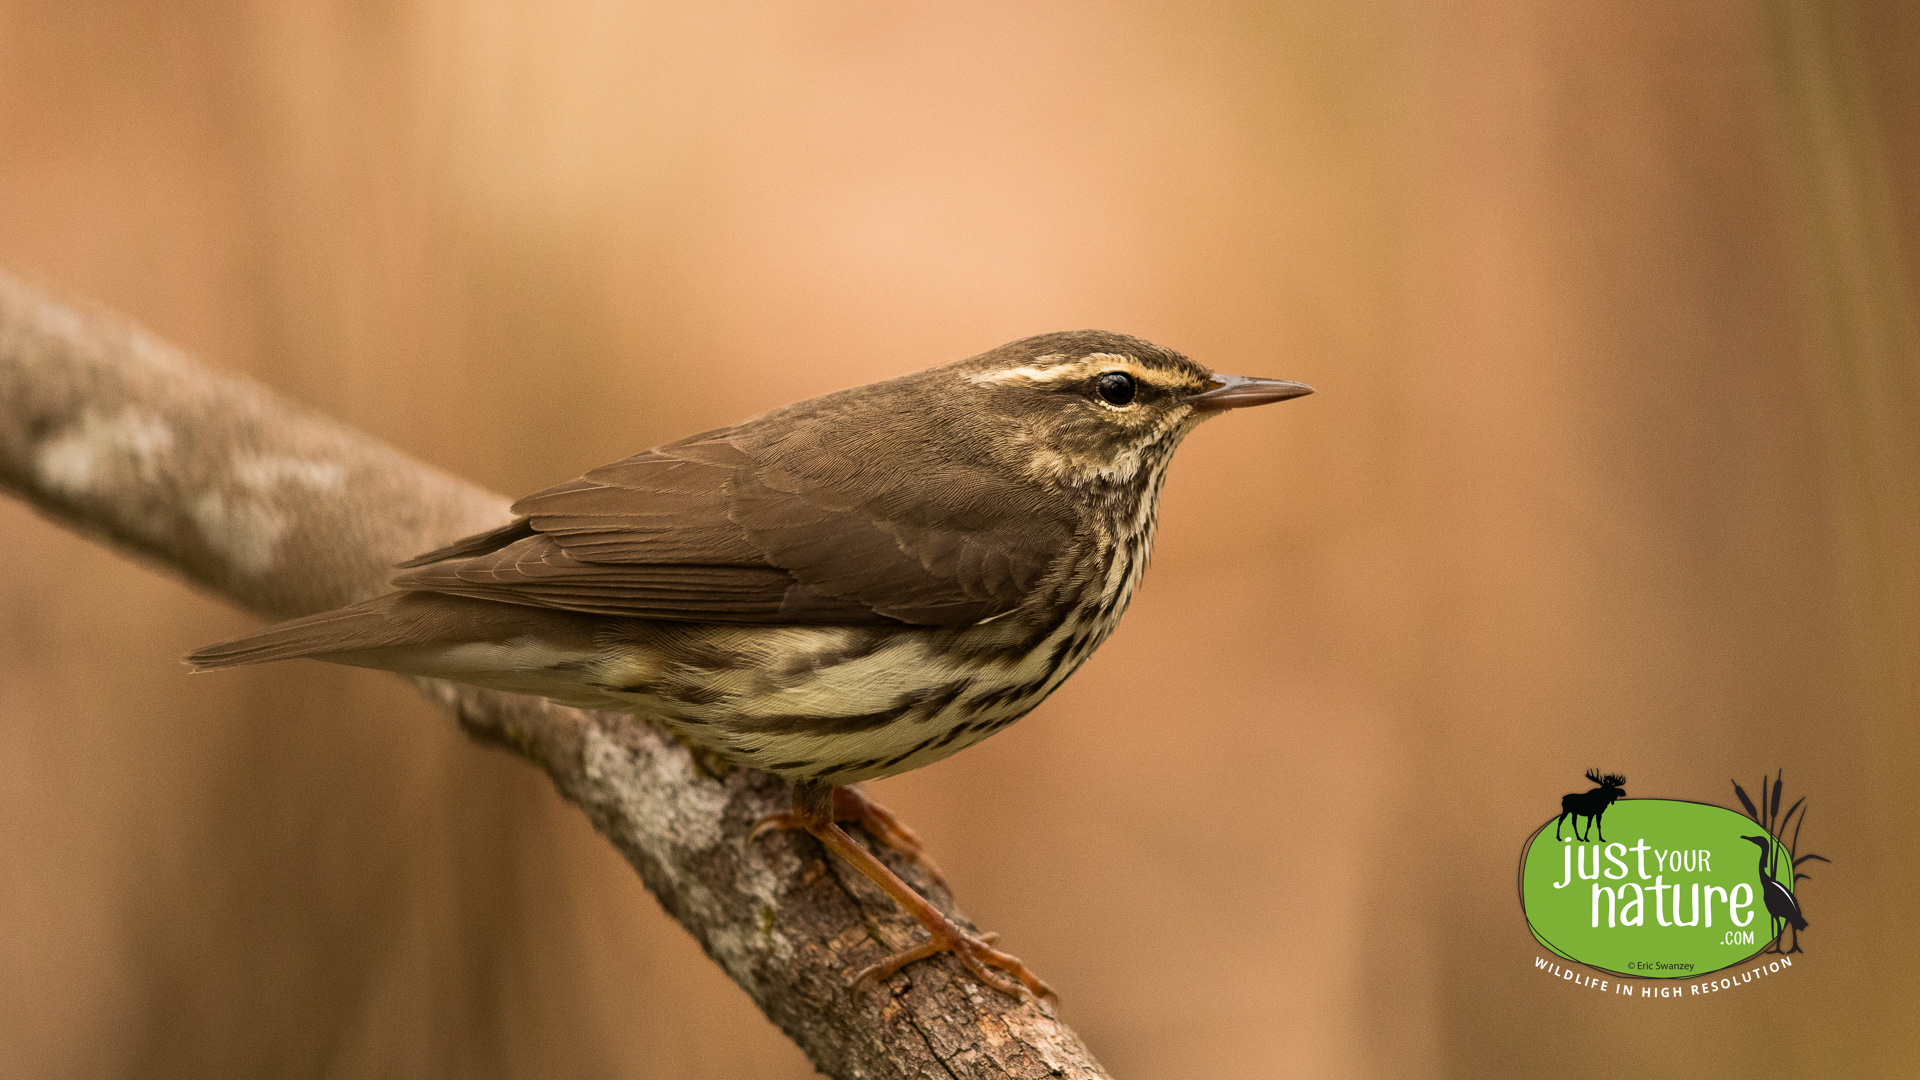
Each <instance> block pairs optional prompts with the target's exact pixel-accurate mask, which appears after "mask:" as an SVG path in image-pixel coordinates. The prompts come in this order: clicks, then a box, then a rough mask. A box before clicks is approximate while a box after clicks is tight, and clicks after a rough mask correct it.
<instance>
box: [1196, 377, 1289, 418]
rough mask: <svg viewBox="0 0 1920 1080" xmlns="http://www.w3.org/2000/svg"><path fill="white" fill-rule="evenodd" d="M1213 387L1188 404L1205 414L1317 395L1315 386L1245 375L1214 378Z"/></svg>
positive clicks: (1197, 395)
mask: <svg viewBox="0 0 1920 1080" xmlns="http://www.w3.org/2000/svg"><path fill="white" fill-rule="evenodd" d="M1213 383H1214V385H1213V386H1212V388H1210V389H1207V390H1202V391H1201V392H1199V393H1198V394H1195V395H1193V396H1192V397H1190V398H1188V399H1187V404H1189V405H1192V406H1193V407H1194V408H1195V409H1198V410H1200V411H1203V412H1211V411H1216V410H1220V409H1244V408H1246V407H1248V406H1249V405H1265V404H1267V403H1268V402H1272V401H1285V400H1287V399H1288V398H1297V397H1304V396H1305V395H1307V394H1311V393H1313V387H1311V386H1308V385H1306V384H1305V383H1297V382H1287V381H1285V380H1283V379H1255V378H1249V377H1246V376H1242V375H1221V374H1219V373H1218V372H1216V373H1214V376H1213Z"/></svg>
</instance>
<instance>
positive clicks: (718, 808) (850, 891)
mask: <svg viewBox="0 0 1920 1080" xmlns="http://www.w3.org/2000/svg"><path fill="white" fill-rule="evenodd" d="M0 486H5V487H6V488H8V489H9V490H11V491H13V492H14V493H16V494H18V495H19V496H20V497H21V498H23V499H25V500H26V501H27V502H29V503H31V504H32V505H33V506H34V507H36V508H37V509H38V510H40V511H41V512H42V513H44V514H47V515H48V516H50V517H52V518H55V519H56V520H59V521H61V522H63V523H64V524H67V525H69V526H71V527H73V528H75V529H77V530H79V531H81V532H83V533H86V534H88V535H89V536H92V537H94V538H96V539H98V540H100V541H102V542H104V543H107V544H109V545H112V546H114V547H116V548H119V549H121V550H124V551H130V552H136V553H138V554H140V555H142V556H144V557H146V558H148V559H150V560H153V561H155V562H158V563H160V564H162V565H163V566H165V567H167V568H168V569H170V570H173V571H174V572H176V573H179V574H182V575H184V576H186V577H187V578H188V579H190V580H192V581H193V582H195V583H197V584H199V585H201V586H203V587H205V588H207V589H210V590H212V591H213V592H216V593H218V594H219V595H221V596H224V597H226V598H227V599H229V600H232V601H233V602H235V603H237V604H240V605H241V606H243V607H246V608H248V609H249V610H252V611H255V612H258V613H260V614H261V615H266V616H274V617H285V616H292V615H301V614H306V613H309V612H314V611H320V610H324V609H326V608H330V607H335V606H338V605H340V604H343V603H347V602H349V601H353V600H358V599H362V598H365V597H367V596H370V595H373V594H375V593H377V592H379V591H381V590H382V589H383V588H384V584H385V581H386V578H387V574H388V570H389V567H391V565H392V564H393V563H394V562H396V561H398V560H400V559H403V558H406V557H408V556H410V555H413V554H415V553H417V552H420V551H423V550H425V549H427V548H430V547H434V546H436V545H438V544H441V543H443V542H445V541H447V540H450V539H453V538H455V537H458V536H462V535H465V534H467V533H471V532H476V531H478V530H480V529H484V528H487V527H489V526H492V525H496V524H499V523H501V522H503V521H505V520H507V517H508V513H507V508H506V507H507V504H506V500H504V499H502V498H500V497H498V496H496V495H493V494H491V493H489V492H486V491H483V490H481V489H479V488H476V487H474V486H473V485H471V484H468V483H465V482H463V481H461V480H458V479H456V478H454V477H451V476H448V475H447V474H445V473H443V472H440V471H439V470H436V469H433V468H431V467H429V466H426V465H424V464H422V463H420V462H418V461H415V460H413V459H412V458H409V457H407V456H406V455H405V454H402V453H400V452H399V451H397V450H395V449H393V448H391V447H388V446H385V445H382V444H381V443H379V442H377V441H375V440H373V439H371V438H368V437H367V436H365V435H361V434H358V433H356V432H354V431H352V430H350V429H348V428H346V427H343V426H342V425H340V424H337V423H335V422H333V421H330V420H328V419H326V418H324V417H321V416H317V415H315V414H313V413H311V412H309V411H307V410H304V409H301V408H299V407H298V406H295V405H293V404H291V403H288V402H286V401H283V400H281V399H280V398H278V397H276V396H275V395H274V394H272V393H271V392H269V391H267V390H265V389H264V388H262V387H260V386H257V385H255V384H253V383H250V382H247V381H245V380H241V379H237V378H233V377H230V376H226V375H221V374H217V373H214V372H212V371H209V370H207V369H205V368H202V367H199V366H197V365H195V364H194V363H193V362H191V361H190V360H188V359H187V358H186V357H184V356H182V355H180V354H179V353H177V352H175V351H174V350H172V349H170V348H168V347H167V346H165V345H163V344H161V343H159V342H157V341H155V340H154V339H153V338H152V337H150V336H148V335H147V334H145V333H144V332H142V331H140V330H139V329H138V328H136V327H133V326H130V325H128V324H126V323H125V322H123V321H121V320H118V319H115V318H112V317H110V316H107V315H103V314H91V313H88V314H83V313H80V312H78V311H76V310H74V309H72V308H70V307H65V306H62V305H60V304H57V303H55V302H53V301H52V300H50V299H49V298H47V297H46V296H44V295H42V294H41V293H39V292H37V291H36V290H34V289H32V288H30V287H28V286H26V285H23V284H21V283H20V282H18V281H17V280H15V279H12V278H9V277H6V276H4V275H0ZM420 686H421V688H422V690H423V691H424V692H426V693H427V694H428V695H429V696H431V697H432V698H433V699H434V700H435V701H437V702H439V703H440V704H442V705H444V706H446V707H447V708H448V709H449V710H451V711H452V712H453V713H454V715H455V716H456V717H457V718H458V719H459V722H460V724H461V726H462V727H464V728H465V729H466V731H467V732H468V733H469V734H471V735H473V736H474V737H476V738H479V739H483V740H487V741H490V742H494V743H497V744H499V745H502V746H505V747H507V748H509V749H511V750H513V751H514V752H517V753H519V754H521V755H522V756H524V757H526V758H527V759H529V760H530V761H532V762H534V763H535V764H537V765H539V766H540V767H541V768H542V769H544V770H546V772H547V774H548V775H549V776H550V777H552V778H553V783H554V786H555V787H556V788H558V789H559V791H560V794H561V795H563V796H565V797H566V798H567V799H569V800H571V801H572V802H573V803H575V804H576V805H578V806H579V807H580V808H581V809H582V810H584V811H586V813H587V815H588V816H589V817H590V818H592V819H593V823H594V825H595V826H596V827H598V828H599V830H600V831H601V833H603V834H604V835H605V836H606V837H607V838H608V839H609V840H611V841H612V842H613V844H614V846H615V847H617V848H619V849H620V852H621V854H623V855H625V856H626V858H627V861H628V862H629V863H631V864H632V865H633V867H634V869H635V870H637V871H638V872H639V874H640V877H641V879H642V880H644V881H645V882H646V885H647V888H649V889H651V890H652V891H653V894H654V896H656V897H658V898H659V900H660V902H661V904H663V905H665V907H666V909H667V910H668V911H669V912H670V913H671V914H672V915H673V917H674V918H675V919H678V920H679V921H680V923H681V925H683V926H685V927H686V928H687V930H688V931H689V932H691V933H692V934H693V936H694V937H695V938H697V939H698V940H699V942H700V944H701V946H702V947H703V948H705V949H706V951H707V955H709V956H711V957H712V958H713V959H714V961H715V962H716V963H718V964H719V965H720V966H721V967H722V968H724V969H726V972H727V974H728V975H729V976H731V977H732V978H733V980H734V981H735V982H737V983H739V984H740V986H741V987H742V988H743V989H745V990H746V991H747V993H749V994H751V995H752V996H753V999H754V1001H755V1002H756V1003H758V1004H759V1006H760V1008H761V1009H762V1010H763V1011H764V1012H765V1013H766V1014H767V1016H768V1017H770V1018H771V1019H772V1020H773V1021H774V1023H776V1024H778V1025H779V1026H780V1027H781V1029H782V1030H784V1031H786V1033H787V1034H788V1035H789V1036H791V1037H792V1038H793V1040H794V1041H795V1042H797V1043H799V1045H800V1047H801V1048H802V1049H803V1050H805V1051H806V1054H807V1056H808V1058H810V1059H811V1060H812V1061H813V1063H814V1065H815V1066H816V1067H818V1068H819V1069H820V1070H821V1071H822V1072H825V1073H827V1074H829V1075H831V1076H835V1077H841V1078H845V1080H851V1078H854V1077H860V1078H869V1077H871V1078H882V1077H929V1076H931V1077H940V1076H951V1077H955V1078H967V1077H1004V1076H1011V1077H1071V1078H1076V1080H1077V1078H1084V1077H1101V1076H1104V1075H1105V1073H1104V1072H1103V1071H1102V1070H1101V1069H1100V1067H1099V1065H1098V1064H1097V1063H1095V1062H1094V1060H1093V1058H1092V1056H1091V1055H1090V1054H1089V1053H1088V1052H1087V1050H1086V1048H1085V1047H1084V1046H1082V1045H1081V1043H1080V1041H1079V1039H1078V1038H1077V1037H1076V1036H1075V1035H1074V1034H1073V1033H1072V1032H1071V1031H1069V1030H1068V1029H1067V1028H1066V1027H1064V1026H1063V1025H1061V1024H1060V1023H1059V1022H1058V1021H1057V1020H1056V1019H1054V1017H1053V1016H1052V1014H1051V1008H1050V1007H1049V1006H1045V1005H1041V1004H1038V1003H1034V1002H1016V1001H1014V1000H1012V999H1010V998H1007V997H1004V996H1002V995H1000V994H997V993H994V992H992V991H989V990H985V989H983V988H981V987H980V986H978V985H977V984H975V983H973V982H972V981H971V980H970V979H969V978H968V977H967V976H966V975H965V974H964V973H962V972H961V971H960V969H959V968H958V966H957V965H956V964H955V963H954V962H953V961H952V959H951V958H950V957H943V958H940V959H936V960H933V961H928V962H923V963H919V964H915V965H913V966H912V967H911V968H909V969H907V970H906V971H903V972H901V973H899V974H897V975H895V976H893V977H892V978H891V979H889V980H887V982H886V984H885V985H881V986H867V987H863V988H855V987H853V986H851V985H849V983H848V974H849V973H850V972H853V971H857V970H859V969H860V968H862V967H864V966H865V965H867V964H870V963H872V962H874V961H876V960H879V959H880V958H881V957H882V956H884V955H886V954H887V953H889V952H891V951H893V950H895V949H898V948H901V947H904V946H906V945H908V944H910V943H912V942H913V941H915V940H917V939H918V936H919V935H920V934H921V933H922V932H921V931H920V929H919V927H918V925H917V924H916V923H914V922H913V921H912V920H911V919H910V918H908V917H907V916H905V915H904V914H903V913H901V912H900V911H899V910H898V909H897V908H896V907H895V906H894V905H893V904H892V902H891V901H889V900H888V899H887V898H886V897H885V896H884V895H883V894H881V893H879V891H878V890H877V889H875V888H873V887H872V886H871V885H869V884H868V883H867V882H866V879H864V878H862V877H860V876H859V875H858V874H857V873H854V872H853V871H851V870H850V869H848V868H847V867H845V866H844V865H841V864H840V863H839V862H838V861H837V860H832V861H829V860H826V859H825V858H824V856H823V852H822V851H821V849H820V847H819V846H818V844H816V843H815V842H814V841H813V840H812V839H811V838H810V837H805V836H803V835H798V834H779V835H775V836H769V837H765V838H762V839H761V840H759V841H757V842H755V843H754V844H752V845H749V844H747V843H746V834H747V830H748V828H749V827H750V825H751V824H752V822H753V821H755V820H756V819H757V818H759V817H760V816H761V815H762V814H765V813H767V812H769V811H771V810H774V809H780V808H783V806H784V800H785V793H784V789H783V787H782V786H781V785H780V784H779V783H778V782H777V781H775V780H774V779H772V778H771V777H768V776H766V775H764V774H760V773H755V772H751V771H747V770H735V771H733V772H731V773H730V774H728V775H727V776H725V777H723V778H715V777H713V776H711V775H709V774H707V773H706V772H703V771H702V770H700V769H699V768H697V767H696V765H695V763H694V761H693V759H692V757H691V756H690V755H689V754H688V753H687V751H686V750H685V749H683V748H682V747H681V746H680V745H679V744H677V743H676V742H674V741H673V740H672V739H671V738H669V737H667V736H665V735H663V734H662V733H661V732H660V731H658V730H656V729H654V728H653V727H650V726H648V725H646V724H643V723H640V722H638V721H636V720H634V719H633V718H632V717H629V716H626V715H623V714H619V713H604V712H598V713H597V712H584V711H580V710H576V709H567V708H562V707H560V706H557V705H554V704H551V703H549V702H546V701H544V700H541V699H536V698H529V697H521V696H517V695H512V694H501V693H495V692H492V691H486V690H480V689H476V688H472V687H466V686H461V685H456V684H452V683H444V682H435V681H430V680H420ZM882 855H883V857H885V858H887V859H888V861H889V863H890V864H891V865H893V867H894V868H895V870H896V871H898V872H900V873H901V874H902V875H903V876H905V877H907V878H908V880H909V881H910V882H912V883H913V884H914V885H915V886H916V887H917V888H919V889H920V890H921V891H922V892H923V893H924V894H926V895H927V896H928V897H929V898H931V899H933V900H934V902H935V903H936V904H939V905H940V906H942V907H944V908H946V909H948V910H952V900H951V897H950V896H948V895H947V894H946V893H945V892H944V891H943V890H941V889H940V888H939V887H938V886H936V885H934V884H933V883H932V882H931V881H929V880H927V878H926V877H925V875H923V874H920V873H919V872H918V870H917V868H914V867H911V866H906V865H903V864H901V863H900V862H899V861H898V860H896V859H894V858H892V857H891V855H890V853H886V852H884V851H883V853H882Z"/></svg>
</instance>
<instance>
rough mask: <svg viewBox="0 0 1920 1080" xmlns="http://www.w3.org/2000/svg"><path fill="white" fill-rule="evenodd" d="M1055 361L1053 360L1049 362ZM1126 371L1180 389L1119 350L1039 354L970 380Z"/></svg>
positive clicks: (1030, 380)
mask: <svg viewBox="0 0 1920 1080" xmlns="http://www.w3.org/2000/svg"><path fill="white" fill-rule="evenodd" d="M1048 361H1054V363H1048ZM1116 369H1117V370H1121V371H1125V372H1126V373H1127V374H1129V375H1132V376H1133V377H1134V378H1136V379H1139V380H1140V381H1141V382H1144V383H1148V384H1151V385H1153V386H1157V387H1161V388H1163V389H1177V388H1178V387H1179V385H1180V384H1179V383H1177V382H1176V381H1173V380H1170V379H1169V378H1168V377H1167V375H1166V374H1164V373H1163V372H1159V371H1155V370H1154V369H1152V368H1149V367H1147V366H1146V365H1144V364H1142V363H1140V362H1139V361H1138V360H1135V359H1134V358H1133V357H1131V356H1125V355H1122V354H1120V353H1088V354H1087V355H1086V356H1083V357H1081V358H1080V359H1078V360H1073V361H1068V360H1067V359H1066V357H1065V356H1064V355H1062V354H1058V353H1056V354H1053V355H1051V356H1041V357H1036V358H1035V360H1034V363H1031V364H1022V365H1020V366H1019V367H1011V368H1003V369H1001V370H999V371H986V372H982V373H980V374H978V375H969V376H967V381H968V382H971V383H975V384H980V385H995V386H1005V385H1008V384H1016V385H1021V386H1046V385H1049V384H1052V383H1057V382H1070V381H1073V380H1076V379H1084V378H1087V377H1089V376H1092V375H1097V374H1099V373H1100V372H1103V371H1113V370H1116Z"/></svg>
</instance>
